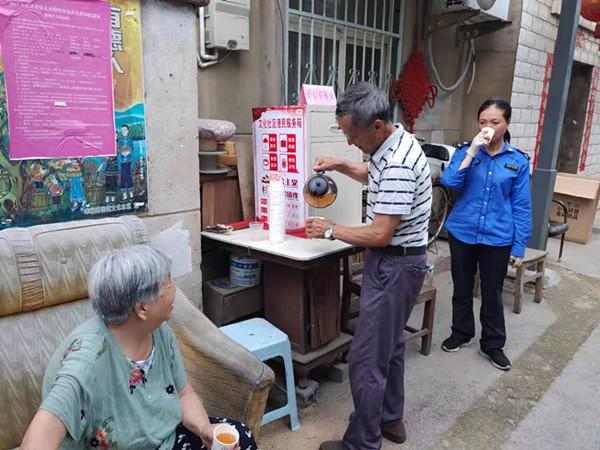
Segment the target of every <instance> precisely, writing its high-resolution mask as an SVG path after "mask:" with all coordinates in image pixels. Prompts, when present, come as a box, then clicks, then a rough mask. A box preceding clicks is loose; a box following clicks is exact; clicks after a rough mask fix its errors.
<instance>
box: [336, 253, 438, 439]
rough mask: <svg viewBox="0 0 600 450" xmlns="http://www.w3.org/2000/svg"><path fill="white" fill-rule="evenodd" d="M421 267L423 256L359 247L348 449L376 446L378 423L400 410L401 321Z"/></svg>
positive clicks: (414, 292) (420, 281) (424, 262)
mask: <svg viewBox="0 0 600 450" xmlns="http://www.w3.org/2000/svg"><path fill="white" fill-rule="evenodd" d="M426 272H427V257H426V256H425V255H421V256H396V255H389V254H385V252H384V251H382V250H380V249H369V250H367V251H366V252H365V268H364V272H363V279H362V288H361V295H360V320H359V322H358V327H357V329H356V333H355V334H354V340H353V341H352V346H351V348H350V388H351V390H352V399H353V400H354V415H353V416H352V420H351V421H350V424H349V425H348V429H347V430H346V434H345V435H344V443H345V445H346V447H347V449H348V450H371V449H379V448H381V429H380V427H381V424H382V423H387V422H393V421H395V420H398V419H400V418H402V417H403V414H404V334H403V332H404V327H405V325H406V322H407V321H408V318H409V317H410V313H411V311H412V309H413V306H414V305H415V301H416V299H417V296H418V295H419V292H420V290H421V286H422V285H423V280H424V278H425V273H426Z"/></svg>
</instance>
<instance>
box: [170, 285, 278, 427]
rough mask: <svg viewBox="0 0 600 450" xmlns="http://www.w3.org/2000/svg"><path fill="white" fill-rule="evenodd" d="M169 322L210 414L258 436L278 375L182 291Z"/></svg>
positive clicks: (190, 376)
mask: <svg viewBox="0 0 600 450" xmlns="http://www.w3.org/2000/svg"><path fill="white" fill-rule="evenodd" d="M169 324H170V325H171V327H172V328H173V331H174V332H175V334H176V335H177V338H178V341H179V347H180V349H181V353H182V355H183V360H184V364H185V367H186V371H187V375H188V381H189V382H190V384H191V385H192V387H193V388H194V390H195V391H196V392H197V393H198V395H199V396H200V398H201V399H202V402H203V403H204V406H205V408H206V410H207V412H208V414H209V415H211V416H227V417H230V418H232V419H235V420H239V421H241V422H243V423H245V424H246V425H247V426H248V427H249V428H250V429H251V430H252V431H254V433H255V435H258V433H259V432H260V422H261V420H262V416H263V414H264V411H265V405H266V403H267V396H268V394H269V390H270V388H271V386H272V384H273V382H274V379H275V376H274V374H273V371H272V370H271V369H270V368H269V367H268V366H266V365H265V364H263V363H262V362H261V361H260V360H259V359H258V358H257V357H256V356H254V355H253V354H252V353H250V352H249V351H248V350H246V349H245V348H243V347H242V346H241V345H239V344H238V343H236V342H234V341H233V340H231V339H229V338H228V337H227V336H225V335H224V334H223V333H222V332H221V331H220V330H219V329H218V328H217V327H216V326H215V325H214V324H213V323H212V322H211V321H210V320H209V319H208V318H207V317H206V316H205V315H204V314H203V313H202V312H201V311H200V310H198V309H197V308H196V307H195V306H194V305H192V303H191V302H190V301H189V300H188V299H187V298H186V297H185V295H184V294H183V293H182V292H181V291H179V290H177V297H176V299H175V308H174V311H173V317H172V318H171V320H170V321H169Z"/></svg>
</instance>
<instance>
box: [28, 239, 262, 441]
mask: <svg viewBox="0 0 600 450" xmlns="http://www.w3.org/2000/svg"><path fill="white" fill-rule="evenodd" d="M170 270H171V261H170V260H169V259H168V258H167V257H166V256H164V255H163V254H162V253H160V252H158V251H157V250H154V249H152V248H150V247H147V246H142V245H140V246H134V247H129V248H126V249H123V250H117V251H113V252H111V253H109V254H107V255H105V256H104V257H102V258H101V259H100V260H99V261H98V262H97V263H96V264H95V265H94V267H93V268H92V271H91V273H90V277H89V282H88V289H89V294H90V298H91V301H92V306H93V308H94V310H95V312H96V314H97V315H98V317H97V318H93V319H90V320H88V321H86V322H84V323H82V324H81V325H79V326H78V327H77V328H76V329H75V330H74V331H73V332H72V333H71V334H70V335H69V336H68V337H67V339H66V340H65V342H64V343H63V344H62V345H61V346H60V347H59V348H58V350H57V351H56V352H55V353H54V355H53V356H52V358H51V360H50V362H49V364H48V368H47V369H46V374H45V376H44V386H43V401H42V404H41V406H40V409H39V410H38V412H37V414H36V415H35V417H34V418H33V421H32V422H31V424H30V425H29V428H28V429H27V432H26V434H25V437H24V439H23V443H22V444H21V449H22V450H41V449H57V448H58V447H59V446H60V448H63V449H91V448H99V449H109V448H111V449H112V448H119V449H140V450H149V449H160V450H171V449H173V450H175V449H188V450H195V449H206V448H210V446H211V444H212V436H213V429H214V427H215V426H216V425H214V424H215V423H219V422H225V421H226V420H225V419H219V418H213V417H210V418H209V417H208V415H207V414H206V411H205V410H204V407H203V406H202V403H201V401H200V399H199V398H198V396H197V395H196V393H195V392H194V391H193V389H192V388H191V386H190V384H189V383H188V382H187V380H186V373H185V370H184V367H183V360H182V357H181V353H180V352H179V347H178V345H177V339H176V337H175V335H174V333H173V331H172V330H171V328H170V327H169V325H168V324H167V323H166V321H167V320H168V319H169V318H170V317H171V313H172V310H173V303H174V301H175V283H174V282H173V280H171V277H170ZM227 422H229V423H231V424H232V425H234V426H235V427H236V428H237V430H238V432H239V435H240V446H241V448H242V449H243V450H247V449H250V450H255V449H256V443H255V442H254V439H253V438H252V433H251V432H250V430H248V429H247V428H246V427H245V426H243V425H242V424H240V423H239V422H235V421H230V420H227Z"/></svg>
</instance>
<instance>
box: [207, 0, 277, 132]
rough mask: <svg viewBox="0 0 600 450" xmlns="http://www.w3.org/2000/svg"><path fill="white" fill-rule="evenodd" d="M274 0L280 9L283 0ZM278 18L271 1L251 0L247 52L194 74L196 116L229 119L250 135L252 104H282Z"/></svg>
mask: <svg viewBox="0 0 600 450" xmlns="http://www.w3.org/2000/svg"><path fill="white" fill-rule="evenodd" d="M278 1H279V2H280V6H281V8H282V9H281V10H282V11H283V7H284V5H285V3H286V1H287V0H278ZM281 20H282V19H281V16H280V13H279V9H278V8H277V6H276V3H275V2H274V1H273V0H269V1H256V0H255V1H253V2H252V10H251V13H250V51H247V52H244V51H239V52H233V53H232V54H231V55H230V56H229V57H228V58H227V60H225V61H223V62H222V63H220V64H218V65H216V66H212V67H209V68H206V69H203V70H200V72H199V73H198V114H199V117H202V118H208V119H224V120H229V121H231V122H234V123H235V124H236V126H237V129H238V133H239V134H251V133H252V108H253V107H257V106H272V105H280V104H283V69H282V67H283V28H282V21H281ZM222 54H223V53H222Z"/></svg>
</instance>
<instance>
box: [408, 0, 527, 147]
mask: <svg viewBox="0 0 600 450" xmlns="http://www.w3.org/2000/svg"><path fill="white" fill-rule="evenodd" d="M510 3H511V6H510V10H509V20H511V21H512V24H511V25H510V26H508V27H507V28H504V29H502V30H500V31H496V32H494V33H491V34H489V35H487V36H482V37H480V38H477V39H475V51H476V71H475V78H474V81H473V86H472V88H471V91H470V92H467V90H468V87H469V84H470V82H471V78H472V71H469V73H468V74H467V77H466V78H465V81H464V82H463V83H462V85H460V86H459V87H458V89H457V90H456V91H454V92H452V93H447V92H444V91H443V90H441V89H439V93H438V96H437V99H436V103H435V107H434V108H433V109H429V107H427V106H425V108H424V111H423V113H422V114H421V116H420V117H419V119H418V121H417V124H416V130H417V131H416V132H417V134H418V135H419V136H421V137H423V138H425V139H426V140H428V141H430V140H431V141H434V142H443V143H446V144H455V143H456V142H458V141H464V140H470V139H472V137H473V136H474V135H475V134H476V133H477V131H478V126H477V110H478V109H479V106H480V105H481V103H483V101H485V100H486V99H488V98H491V97H499V98H505V99H510V94H511V89H512V74H513V72H514V65H515V56H516V52H517V39H518V34H519V27H520V18H521V8H522V5H521V0H515V1H511V2H510ZM414 8H415V2H407V5H406V23H405V42H404V49H405V51H404V60H405V61H406V59H408V57H409V56H410V53H411V52H412V41H413V39H412V36H413V35H414V25H415V19H414V17H415V16H414ZM420 22H421V23H422V20H421V21H420ZM432 47H433V58H434V61H435V64H436V66H437V68H438V71H439V73H440V78H441V80H442V82H443V83H444V84H446V85H450V84H451V83H453V82H454V81H455V80H457V79H458V76H459V74H460V72H461V71H462V70H463V68H464V64H465V61H466V56H467V52H468V46H467V45H466V44H465V42H464V41H462V40H460V39H458V37H457V27H456V26H452V27H450V28H448V29H444V30H440V31H436V32H434V34H433V46H432ZM421 50H422V52H423V54H424V56H425V58H426V60H427V43H426V42H424V43H423V45H422V46H421ZM429 72H430V82H432V83H434V84H437V83H436V82H435V79H434V76H433V70H432V69H431V67H430V69H429Z"/></svg>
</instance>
